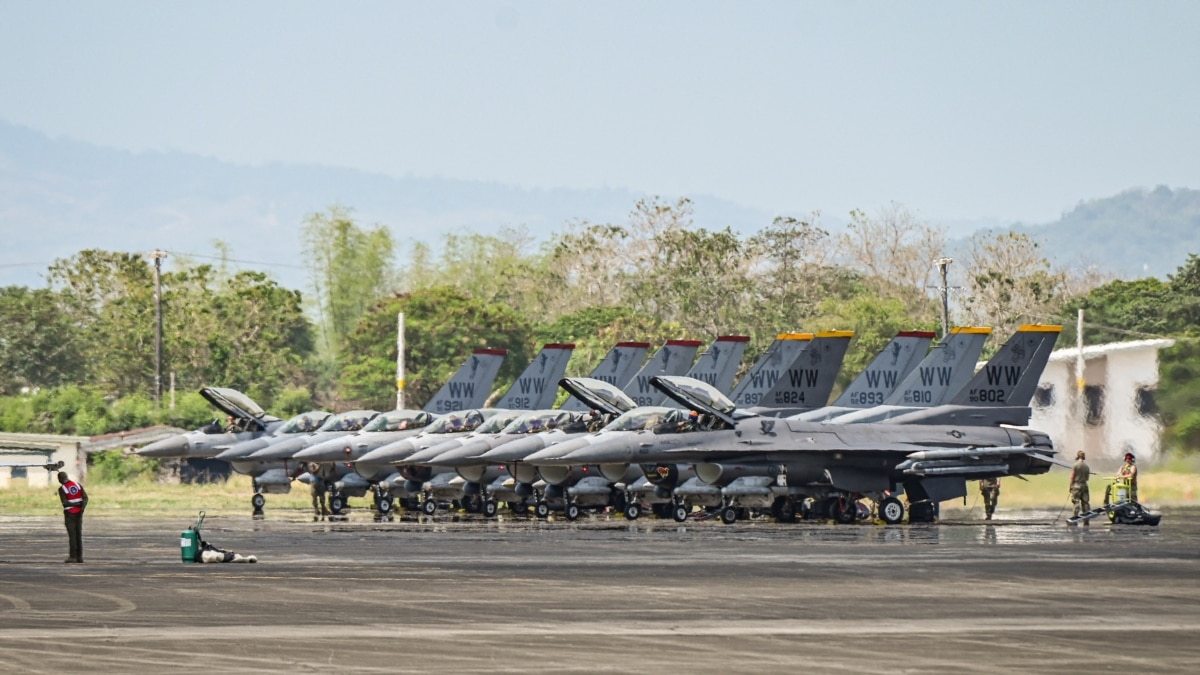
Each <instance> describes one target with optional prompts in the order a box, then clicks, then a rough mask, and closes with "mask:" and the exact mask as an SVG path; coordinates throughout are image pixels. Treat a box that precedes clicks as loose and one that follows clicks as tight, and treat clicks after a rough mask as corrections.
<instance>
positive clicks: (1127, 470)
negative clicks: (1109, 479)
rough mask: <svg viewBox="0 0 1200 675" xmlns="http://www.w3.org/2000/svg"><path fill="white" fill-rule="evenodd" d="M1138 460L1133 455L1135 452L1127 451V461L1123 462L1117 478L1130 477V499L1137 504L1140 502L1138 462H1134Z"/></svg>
mask: <svg viewBox="0 0 1200 675" xmlns="http://www.w3.org/2000/svg"><path fill="white" fill-rule="evenodd" d="M1136 461H1137V458H1135V457H1134V456H1133V453H1132V452H1127V453H1125V463H1124V464H1122V465H1121V468H1120V469H1118V470H1117V478H1128V479H1129V501H1131V502H1133V503H1135V504H1136V503H1138V496H1137V464H1135V463H1134V462H1136Z"/></svg>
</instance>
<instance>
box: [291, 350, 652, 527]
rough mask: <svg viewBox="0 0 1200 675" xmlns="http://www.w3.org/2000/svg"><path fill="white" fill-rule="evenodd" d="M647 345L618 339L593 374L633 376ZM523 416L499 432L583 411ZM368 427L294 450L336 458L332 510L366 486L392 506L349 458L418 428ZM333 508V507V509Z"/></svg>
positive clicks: (303, 455)
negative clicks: (391, 430) (342, 496)
mask: <svg viewBox="0 0 1200 675" xmlns="http://www.w3.org/2000/svg"><path fill="white" fill-rule="evenodd" d="M649 348H650V345H649V344H648V343H645V342H621V343H618V344H617V345H616V346H614V347H613V348H612V349H611V350H610V351H609V353H608V354H607V355H606V356H605V357H604V358H603V359H601V361H600V363H599V364H598V365H597V366H596V370H595V371H594V373H593V374H594V375H596V376H599V377H605V378H610V379H619V380H621V381H625V380H628V379H629V378H630V377H631V376H632V374H633V373H634V372H635V371H636V370H637V368H638V366H639V365H640V364H641V362H642V360H643V359H644V358H645V356H646V351H647V350H648V349H649ZM482 403H483V400H480V401H478V402H477V403H476V404H475V406H473V407H478V405H480V404H482ZM567 403H571V401H570V400H568V401H567ZM460 409H461V408H460ZM584 409H586V408H584ZM526 418H528V419H527V420H526V422H525V424H524V425H517V426H518V427H520V428H521V430H520V431H511V432H510V431H507V429H508V427H505V430H502V432H501V433H522V434H524V433H531V432H532V431H534V430H536V429H537V428H538V427H542V426H546V427H548V428H552V427H555V426H558V425H564V426H565V425H569V424H571V423H572V422H571V420H573V419H581V418H582V414H581V413H576V414H573V415H572V414H568V413H567V412H554V413H551V414H549V415H538V414H536V413H527V414H525V415H523V416H522V417H521V418H519V419H526ZM493 419H495V418H493ZM514 424H516V422H513V423H511V424H510V425H509V426H513V425H514ZM422 426H424V425H422ZM367 431H368V430H364V432H363V433H360V434H356V435H355V436H354V437H351V438H349V439H343V441H338V440H334V441H328V442H326V443H322V444H319V445H313V446H310V447H308V448H305V449H304V450H301V451H300V452H298V453H296V455H295V459H296V460H297V461H308V462H329V461H332V460H337V461H338V465H337V469H338V474H337V477H336V480H335V482H334V483H333V487H334V493H335V494H334V496H333V497H332V498H331V501H330V508H331V510H333V504H334V502H333V501H332V500H333V499H336V498H337V495H340V494H342V493H349V494H350V496H359V494H356V493H364V492H365V490H367V489H374V490H375V493H376V494H375V504H376V508H377V510H378V511H379V513H380V515H387V513H388V512H389V511H390V510H391V503H392V502H391V500H392V498H391V497H390V496H389V495H388V492H387V491H386V490H384V489H382V488H380V487H379V481H374V482H372V481H369V480H367V479H366V478H364V477H363V476H361V475H360V474H358V473H356V472H355V471H354V470H353V464H352V462H354V461H355V460H357V459H359V458H360V457H362V456H363V455H365V454H366V453H367V452H370V451H372V450H375V449H377V448H381V447H383V446H385V445H388V444H389V443H392V442H395V441H397V440H401V439H403V438H409V437H412V436H415V435H416V434H417V433H418V431H417V430H416V429H413V430H412V431H409V432H407V433H391V434H387V435H386V436H385V435H384V434H378V433H376V434H370V433H366V432H367ZM478 435H479V432H478V430H476V432H472V433H469V434H467V435H466V436H465V437H463V439H462V440H464V441H465V440H467V439H470V438H472V437H475V436H478ZM381 436H385V437H381ZM494 436H496V434H492V435H488V436H486V437H488V438H491V437H494ZM452 444H453V445H457V441H454V442H453V443H452ZM443 445H449V444H440V445H438V446H437V447H439V448H440V447H443ZM468 489H469V487H468ZM335 512H336V510H335Z"/></svg>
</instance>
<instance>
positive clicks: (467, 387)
mask: <svg viewBox="0 0 1200 675" xmlns="http://www.w3.org/2000/svg"><path fill="white" fill-rule="evenodd" d="M507 355H508V352H507V351H505V350H503V349H476V350H475V351H474V352H472V353H471V355H470V356H468V357H467V360H466V361H464V362H463V364H462V366H460V367H459V369H458V372H456V373H454V376H453V377H451V378H450V379H449V380H446V383H445V384H443V385H442V388H441V389H439V390H438V391H437V393H436V394H434V395H433V398H431V399H429V402H428V403H426V404H425V407H424V408H422V410H424V411H425V412H428V413H446V412H452V411H455V410H469V409H471V408H478V407H480V406H482V405H483V404H484V402H485V401H487V397H488V394H489V393H491V390H492V383H493V382H494V381H495V380H496V373H499V372H500V366H501V364H503V363H504V357H505V356H507Z"/></svg>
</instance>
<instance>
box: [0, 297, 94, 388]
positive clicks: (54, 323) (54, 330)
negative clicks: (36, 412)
mask: <svg viewBox="0 0 1200 675" xmlns="http://www.w3.org/2000/svg"><path fill="white" fill-rule="evenodd" d="M80 347H81V343H80V341H79V340H78V339H77V336H76V334H75V333H74V331H73V330H72V324H71V321H70V318H69V317H68V316H67V315H66V314H65V313H63V312H62V310H61V306H60V300H59V298H58V296H57V294H55V293H54V292H53V291H50V290H46V289H34V290H31V289H29V288H26V287H24V286H6V287H4V288H0V393H4V394H11V393H14V392H16V391H19V390H20V389H21V388H23V387H24V388H34V387H56V386H59V385H61V384H65V383H67V382H72V381H83V380H84V379H85V373H86V368H85V366H86V360H85V359H84V357H83V353H82V351H81V349H80Z"/></svg>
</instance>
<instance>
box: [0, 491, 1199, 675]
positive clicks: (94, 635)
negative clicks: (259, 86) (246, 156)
mask: <svg viewBox="0 0 1200 675" xmlns="http://www.w3.org/2000/svg"><path fill="white" fill-rule="evenodd" d="M1163 513H1164V518H1163V522H1162V525H1161V526H1159V527H1157V528H1147V527H1137V526H1113V525H1110V524H1108V523H1107V521H1105V522H1095V523H1094V524H1093V525H1091V526H1090V527H1088V528H1082V527H1079V528H1072V527H1067V526H1065V525H1064V523H1063V522H1062V521H1061V520H1058V521H1057V522H1055V518H1056V517H1057V516H1058V513H1057V511H1051V512H1038V511H1025V512H1020V513H1011V514H1006V515H1005V517H1003V518H1002V519H1001V520H1000V521H998V522H996V523H995V524H993V525H985V524H983V523H981V522H979V521H976V520H955V519H954V515H953V514H952V513H951V514H949V515H948V516H947V519H946V520H944V521H943V522H942V523H940V524H937V525H902V526H891V527H884V526H877V525H853V526H845V525H829V524H810V523H800V524H795V525H777V524H773V523H769V522H766V521H763V522H739V523H737V524H735V525H732V526H728V525H722V524H720V523H719V522H699V523H694V522H689V523H687V524H686V525H683V526H680V525H677V524H676V523H674V522H673V521H658V520H639V521H636V522H626V521H624V520H620V519H614V520H608V519H595V518H592V519H585V520H580V521H578V522H576V523H567V522H565V521H563V522H549V523H545V522H539V521H535V520H510V521H501V522H495V521H491V522H488V521H483V520H466V519H456V518H453V517H451V516H441V517H437V518H434V519H432V520H425V521H421V522H417V521H415V520H414V521H406V520H399V521H397V522H392V523H374V522H372V521H371V520H370V518H369V517H368V516H367V515H365V514H363V513H361V512H359V513H355V514H353V515H352V516H351V518H350V520H349V521H347V522H328V521H320V522H312V521H311V519H309V518H307V517H306V516H304V515H303V514H301V513H299V512H290V513H287V512H275V513H269V514H268V516H267V519H265V520H261V521H253V520H251V519H250V518H249V517H225V518H219V519H218V518H210V519H208V520H207V521H206V522H205V525H204V527H203V528H202V532H203V535H204V537H205V538H206V539H207V540H209V541H211V542H213V543H214V544H216V545H218V546H221V547H223V548H226V549H231V550H235V551H238V552H239V553H246V554H251V553H252V554H254V555H256V556H258V558H259V559H260V562H259V563H257V564H253V565H251V564H214V565H196V564H184V563H182V562H181V561H180V553H179V538H180V537H179V533H180V531H181V530H183V529H185V528H186V527H187V526H188V525H190V524H191V522H192V521H193V520H194V517H183V518H180V517H174V518H138V519H117V518H111V517H103V518H102V517H96V518H89V519H88V520H87V521H86V522H85V529H84V548H85V558H86V560H87V563H86V564H84V565H65V564H63V563H62V559H63V558H64V557H65V553H66V534H65V531H64V529H63V526H62V522H61V519H59V518H53V517H4V516H0V655H2V661H0V663H3V670H4V671H6V672H26V673H43V672H44V673H51V672H63V671H68V672H69V671H82V672H112V673H117V672H120V673H127V672H135V673H165V672H204V673H227V672H293V673H304V672H352V673H366V672H379V673H402V672H426V671H442V672H464V673H483V672H486V673H503V672H530V671H551V672H581V673H582V672H587V673H592V672H750V671H753V672H796V671H799V670H801V669H811V670H815V671H816V672H821V673H863V672H868V673H884V672H886V673H903V672H920V673H930V672H933V673H939V672H944V673H964V672H965V673H976V672H977V673H994V672H1004V671H1021V672H1043V673H1044V672H1072V673H1078V672H1106V671H1114V672H1141V673H1151V672H1152V673H1172V672H1178V673H1194V672H1195V671H1196V664H1197V663H1200V642H1198V641H1197V640H1196V639H1195V638H1196V635H1198V634H1200V577H1198V574H1197V573H1198V572H1200V569H1198V567H1200V509H1194V508H1177V509H1164V510H1163ZM184 669H186V671H185V670H184Z"/></svg>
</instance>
